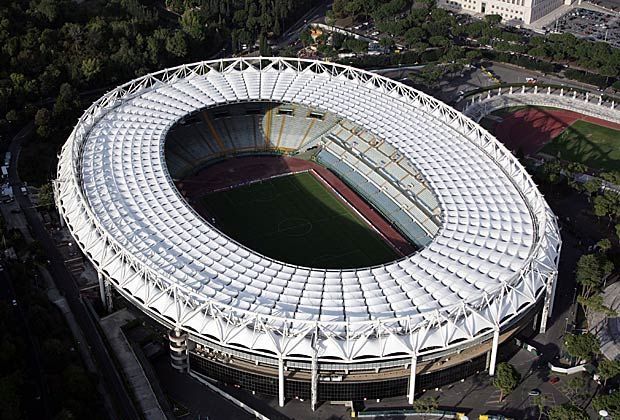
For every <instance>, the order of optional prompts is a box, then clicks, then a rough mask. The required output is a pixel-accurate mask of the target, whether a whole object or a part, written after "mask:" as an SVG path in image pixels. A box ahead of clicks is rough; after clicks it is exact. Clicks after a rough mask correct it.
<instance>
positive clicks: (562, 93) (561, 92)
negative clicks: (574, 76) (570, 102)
mask: <svg viewBox="0 0 620 420" xmlns="http://www.w3.org/2000/svg"><path fill="white" fill-rule="evenodd" d="M560 96H564V88H561V89H560Z"/></svg>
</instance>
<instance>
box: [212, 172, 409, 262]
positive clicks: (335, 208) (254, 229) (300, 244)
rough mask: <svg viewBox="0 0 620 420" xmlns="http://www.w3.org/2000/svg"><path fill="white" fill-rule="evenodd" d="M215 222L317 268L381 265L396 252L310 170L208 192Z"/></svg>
mask: <svg viewBox="0 0 620 420" xmlns="http://www.w3.org/2000/svg"><path fill="white" fill-rule="evenodd" d="M202 203H203V205H204V207H205V208H206V210H207V212H208V213H209V215H210V216H211V217H214V218H215V225H216V226H217V227H218V228H219V229H220V230H222V231H223V232H224V233H226V234H227V235H229V236H230V237H231V238H233V239H235V240H237V241H238V242H240V243H242V244H244V245H246V246H247V247H249V248H251V249H253V250H255V251H257V252H259V253H261V254H263V255H266V256H268V257H272V258H275V259H278V260H281V261H285V262H288V263H292V264H297V265H303V266H310V267H316V268H352V267H363V266H370V265H376V264H381V263H384V262H388V261H391V260H393V259H396V258H397V254H396V252H395V251H394V250H393V249H392V248H391V247H390V246H389V245H388V244H387V243H386V242H385V241H384V240H383V238H381V237H380V236H379V235H378V234H377V233H376V232H375V231H374V230H372V228H371V227H370V226H368V225H367V224H366V222H365V221H363V220H362V219H361V218H360V217H359V216H357V215H356V214H355V213H354V212H353V210H352V209H351V208H350V207H349V206H348V205H346V204H344V203H342V202H341V201H340V200H339V199H338V198H337V197H336V196H334V194H333V193H332V192H331V191H330V190H328V189H327V188H326V187H325V186H324V185H323V184H322V183H321V182H320V181H318V180H317V179H316V178H315V177H314V176H313V175H312V174H310V173H301V174H295V175H287V176H284V177H279V178H273V179H271V180H268V181H262V182H259V183H254V184H250V185H246V186H243V187H239V188H235V189H233V190H228V191H220V192H216V193H212V194H208V195H207V196H205V197H204V198H203V201H202Z"/></svg>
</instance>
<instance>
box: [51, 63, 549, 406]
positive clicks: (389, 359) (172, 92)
mask: <svg viewBox="0 0 620 420" xmlns="http://www.w3.org/2000/svg"><path fill="white" fill-rule="evenodd" d="M54 190H55V200H56V205H57V208H58V209H59V212H60V213H61V216H62V219H64V221H65V222H66V225H67V227H68V228H69V230H70V231H71V233H72V235H73V236H74V238H75V241H76V243H77V244H78V245H79V246H80V248H81V250H82V251H83V253H84V255H85V256H86V257H87V258H88V259H89V260H90V261H91V262H92V264H93V266H94V267H95V269H96V270H97V272H98V274H99V276H100V282H101V288H102V294H103V295H104V297H105V296H108V295H109V289H110V286H112V287H113V288H114V289H115V290H116V291H117V292H118V293H119V294H120V295H121V296H123V297H124V298H126V299H127V300H128V301H130V302H131V303H132V304H133V305H135V306H136V307H138V308H140V309H141V310H142V311H143V312H144V313H145V314H147V315H148V316H150V317H151V318H153V319H154V320H156V321H157V322H158V323H160V324H161V325H163V326H165V327H166V328H167V329H168V330H169V331H170V333H169V339H170V353H171V361H172V363H173V365H174V366H175V367H176V368H178V369H179V370H183V371H186V370H187V371H189V372H190V374H192V375H195V376H199V377H202V378H204V377H206V378H210V379H213V380H216V381H220V382H223V383H226V384H234V385H238V386H240V387H241V388H244V389H247V390H250V391H252V392H256V393H259V394H266V395H274V396H275V395H277V396H278V399H279V403H280V405H283V404H284V402H285V399H287V398H300V399H309V400H310V401H311V406H312V408H313V409H314V407H315V406H316V404H317V402H318V401H351V400H363V399H366V398H368V399H370V398H373V399H374V398H385V397H391V396H402V395H407V396H408V400H409V402H410V403H411V402H413V399H414V396H415V394H416V392H418V391H422V390H424V389H429V388H434V387H437V386H441V385H443V384H446V383H450V382H454V381H456V380H460V379H462V378H464V377H466V376H469V375H472V374H474V373H477V372H482V371H485V370H488V371H489V374H491V375H493V373H494V369H495V365H496V363H497V362H498V360H501V359H502V358H505V357H506V355H507V354H508V353H509V352H510V347H511V345H512V343H513V342H514V340H513V338H514V336H515V335H516V334H517V333H519V332H521V331H524V332H527V331H534V330H542V331H544V329H545V328H546V322H547V318H548V317H549V315H550V309H551V308H552V307H553V294H554V290H555V281H556V277H557V267H558V257H559V252H560V246H561V240H560V236H559V232H558V227H557V224H556V220H555V217H554V215H553V213H552V212H551V210H550V209H549V207H548V205H547V203H546V202H545V200H544V198H543V197H542V195H541V194H540V192H539V191H538V189H537V188H536V185H535V184H534V183H533V181H532V179H531V178H530V176H529V175H528V174H527V172H526V171H525V169H524V168H523V167H522V166H521V165H520V164H519V162H518V161H517V160H516V159H515V158H514V157H513V156H512V154H511V153H510V152H509V151H507V149H505V148H504V147H503V146H502V145H501V144H500V143H499V142H498V141H497V140H495V139H494V138H493V137H492V136H491V135H490V134H489V133H488V132H486V131H485V130H484V129H483V128H481V127H480V126H479V125H478V124H476V123H474V122H473V121H471V120H470V119H468V118H467V117H465V116H463V115H462V114H461V113H459V112H457V111H455V110H454V109H452V108H450V107H448V106H447V105H445V104H443V103H441V102H439V101H438V100H436V99H433V98H432V97H430V96H427V95H425V94H423V93H421V92H418V91H416V90H414V89H412V88H409V87H407V86H405V85H403V84H400V83H398V82H395V81H392V80H390V79H387V78H384V77H381V76H378V75H375V74H372V73H369V72H366V71H362V70H358V69H355V68H351V67H347V66H342V65H337V64H332V63H325V62H318V61H312V60H302V59H289V58H264V57H260V58H238V59H225V60H215V61H206V62H200V63H195V64H190V65H183V66H179V67H175V68H171V69H166V70H163V71H160V72H157V73H153V74H149V75H146V76H144V77H141V78H139V79H136V80H133V81H131V82H129V83H126V84H124V85H122V86H120V87H118V88H116V89H114V90H112V91H110V92H108V93H107V94H106V95H104V96H103V97H102V98H101V99H99V100H98V101H96V102H95V103H94V104H92V105H91V106H90V107H89V108H88V109H87V110H86V111H85V113H84V114H83V116H82V117H81V118H80V120H79V122H78V124H77V126H76V127H75V129H74V131H73V132H72V134H71V135H70V137H69V139H68V140H67V142H66V143H65V145H64V146H63V148H62V151H61V153H60V156H59V163H58V173H57V179H56V181H55V182H54Z"/></svg>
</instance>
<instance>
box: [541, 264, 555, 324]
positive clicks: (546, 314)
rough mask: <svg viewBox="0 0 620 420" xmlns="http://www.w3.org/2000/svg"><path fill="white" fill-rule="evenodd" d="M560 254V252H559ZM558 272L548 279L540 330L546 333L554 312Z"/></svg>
mask: <svg viewBox="0 0 620 420" xmlns="http://www.w3.org/2000/svg"><path fill="white" fill-rule="evenodd" d="M558 255H559V252H558ZM557 278H558V274H557V272H556V273H553V274H552V275H551V276H549V278H548V279H547V290H546V291H545V303H544V304H543V309H542V316H541V318H540V329H539V332H540V333H541V334H542V333H545V332H546V331H547V321H548V320H549V318H551V314H552V313H553V304H554V301H555V288H556V286H557Z"/></svg>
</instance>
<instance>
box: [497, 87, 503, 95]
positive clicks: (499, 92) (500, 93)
mask: <svg viewBox="0 0 620 420" xmlns="http://www.w3.org/2000/svg"><path fill="white" fill-rule="evenodd" d="M497 96H502V88H499V89H497Z"/></svg>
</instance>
